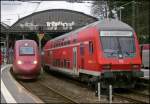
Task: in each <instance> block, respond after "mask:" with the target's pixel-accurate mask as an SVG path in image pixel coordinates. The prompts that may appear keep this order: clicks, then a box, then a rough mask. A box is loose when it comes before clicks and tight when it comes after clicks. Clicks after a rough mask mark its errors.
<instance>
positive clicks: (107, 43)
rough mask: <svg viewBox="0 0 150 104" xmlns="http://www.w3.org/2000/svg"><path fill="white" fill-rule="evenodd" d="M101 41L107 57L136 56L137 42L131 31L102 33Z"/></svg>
mask: <svg viewBox="0 0 150 104" xmlns="http://www.w3.org/2000/svg"><path fill="white" fill-rule="evenodd" d="M100 39H101V44H102V48H103V51H104V54H105V56H106V57H133V56H135V41H134V37H133V33H132V32H131V31H101V32H100Z"/></svg>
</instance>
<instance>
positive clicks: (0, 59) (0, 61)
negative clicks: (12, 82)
mask: <svg viewBox="0 0 150 104" xmlns="http://www.w3.org/2000/svg"><path fill="white" fill-rule="evenodd" d="M1 64H2V52H1V50H0V65H1Z"/></svg>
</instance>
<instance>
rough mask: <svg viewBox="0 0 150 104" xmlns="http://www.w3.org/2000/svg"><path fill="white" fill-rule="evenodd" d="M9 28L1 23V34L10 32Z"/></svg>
mask: <svg viewBox="0 0 150 104" xmlns="http://www.w3.org/2000/svg"><path fill="white" fill-rule="evenodd" d="M8 29H9V26H8V25H6V24H5V23H2V22H1V34H4V33H6V32H8Z"/></svg>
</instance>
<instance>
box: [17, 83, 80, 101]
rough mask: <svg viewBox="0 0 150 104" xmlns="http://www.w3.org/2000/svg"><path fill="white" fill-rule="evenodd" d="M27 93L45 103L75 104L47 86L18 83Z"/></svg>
mask: <svg viewBox="0 0 150 104" xmlns="http://www.w3.org/2000/svg"><path fill="white" fill-rule="evenodd" d="M19 82H20V84H22V85H23V86H24V87H25V88H26V89H27V90H28V91H30V92H31V93H33V94H35V95H36V96H38V97H39V98H40V99H41V100H42V101H43V102H45V103H75V104H77V103H78V102H76V101H74V100H73V99H71V98H70V97H68V96H65V94H61V93H60V92H58V91H56V90H55V89H53V88H51V87H50V86H47V85H46V84H45V83H42V82H22V81H19Z"/></svg>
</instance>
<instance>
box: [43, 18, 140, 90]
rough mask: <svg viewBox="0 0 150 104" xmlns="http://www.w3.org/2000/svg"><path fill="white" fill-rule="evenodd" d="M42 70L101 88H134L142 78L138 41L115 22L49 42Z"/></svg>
mask: <svg viewBox="0 0 150 104" xmlns="http://www.w3.org/2000/svg"><path fill="white" fill-rule="evenodd" d="M43 59H44V63H45V64H44V66H45V67H46V68H48V69H49V70H55V71H60V72H63V73H66V74H69V75H72V76H74V77H77V78H79V79H82V80H84V79H85V80H87V81H89V82H94V83H95V82H98V81H100V82H101V83H102V84H101V85H102V87H105V86H107V85H108V84H112V86H113V88H118V87H119V88H127V87H129V88H131V87H134V85H135V83H136V79H137V78H139V77H142V76H143V72H141V70H140V69H141V58H140V49H139V44H138V39H137V36H136V33H135V31H134V30H133V28H131V27H130V26H129V25H127V24H125V23H123V22H121V21H118V20H114V19H104V20H101V21H97V22H95V23H92V24H90V25H87V26H85V27H82V28H80V29H77V30H75V31H72V32H70V33H67V34H64V35H62V36H59V37H56V38H54V39H52V40H49V41H48V42H47V43H46V44H45V46H44V57H43Z"/></svg>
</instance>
